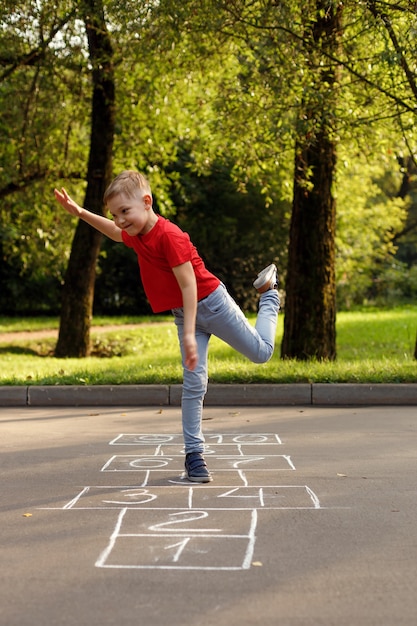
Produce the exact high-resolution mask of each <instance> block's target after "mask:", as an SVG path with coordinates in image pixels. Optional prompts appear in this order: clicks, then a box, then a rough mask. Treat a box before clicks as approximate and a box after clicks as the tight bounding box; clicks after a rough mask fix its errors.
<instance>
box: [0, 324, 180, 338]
mask: <svg viewBox="0 0 417 626" xmlns="http://www.w3.org/2000/svg"><path fill="white" fill-rule="evenodd" d="M154 324H169V322H144V323H141V324H111V325H108V326H92V327H91V333H92V334H94V333H97V334H99V333H109V332H112V331H116V330H135V329H138V328H143V327H144V326H151V325H154ZM46 337H56V338H58V328H45V329H42V330H30V331H29V330H28V331H24V330H22V331H10V332H7V333H0V343H5V342H6V341H19V340H20V341H30V340H31V339H45V338H46Z"/></svg>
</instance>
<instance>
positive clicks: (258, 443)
mask: <svg viewBox="0 0 417 626" xmlns="http://www.w3.org/2000/svg"><path fill="white" fill-rule="evenodd" d="M108 445H112V446H130V448H131V449H130V450H129V452H130V454H120V455H119V454H115V455H112V456H111V458H109V459H108V460H107V462H106V463H105V464H104V465H103V467H102V469H101V470H100V471H101V472H110V473H114V472H125V473H126V472H129V473H131V472H136V473H138V472H141V473H142V474H141V475H140V476H138V477H137V482H138V484H136V485H119V486H117V485H107V486H106V485H96V486H91V485H90V486H84V487H81V486H80V492H79V493H78V494H77V495H76V496H75V497H74V498H72V499H71V500H70V501H69V502H67V503H66V504H65V505H64V506H63V507H39V508H42V509H48V510H67V511H68V510H73V511H80V510H82V511H88V510H99V511H100V510H101V511H104V510H107V509H109V510H115V511H118V514H117V520H116V524H115V526H114V528H113V531H112V533H111V535H110V537H109V539H108V543H107V545H106V547H105V548H104V550H102V552H101V553H100V555H99V557H98V558H97V560H96V563H95V566H96V567H100V568H108V569H131V570H133V569H142V570H146V569H148V570H149V569H152V570H178V571H180V570H181V571H185V570H190V571H230V572H231V571H241V570H245V569H250V567H251V565H252V559H253V556H254V551H255V543H256V539H257V537H256V528H257V523H258V515H259V513H260V512H262V511H292V510H299V511H312V510H328V508H334V507H322V506H321V504H320V500H319V498H318V497H317V495H316V494H315V493H314V491H313V490H312V489H311V488H310V487H308V485H291V484H286V485H281V484H280V485H276V484H275V485H274V484H272V485H256V482H257V480H258V479H257V476H258V475H259V473H260V472H262V473H263V474H264V475H265V477H266V476H271V472H275V473H276V472H281V471H295V470H296V467H295V465H294V464H293V462H292V460H291V457H290V456H289V455H286V454H276V452H277V449H276V446H277V445H280V446H281V445H283V442H282V440H281V438H280V437H279V436H278V435H277V434H276V433H270V432H268V433H245V434H240V435H237V434H236V433H212V434H210V433H208V434H206V448H207V449H206V454H207V455H209V456H210V457H211V458H212V459H215V460H216V461H217V462H218V464H220V465H222V464H225V465H229V467H225V468H222V469H216V470H215V471H213V472H212V473H213V476H214V475H217V476H223V475H224V479H225V482H226V484H221V485H217V484H213V485H198V484H190V483H189V482H188V481H187V478H186V475H185V474H184V472H183V471H182V472H181V471H180V473H179V475H178V477H175V475H174V476H173V475H172V470H173V467H172V466H174V473H175V472H176V471H177V470H175V465H176V464H177V461H178V459H181V461H183V459H184V453H185V451H184V446H183V441H182V435H181V434H179V433H174V434H165V435H158V434H156V433H121V434H119V435H118V436H116V437H115V438H113V439H112V440H111V441H110V442H109V444H108ZM135 446H136V447H137V451H136V454H135V450H134V449H133V448H134V447H135ZM271 446H274V448H272V449H271ZM258 449H259V454H258ZM245 450H246V451H247V452H246V453H245ZM172 451H173V452H174V454H171V453H170V452H172ZM249 452H251V453H249ZM132 453H133V454H132ZM156 459H160V461H157V460H156ZM276 459H280V463H274V460H276ZM284 461H285V462H286V464H287V465H286V467H276V468H273V469H269V468H262V467H260V468H259V467H258V468H253V469H252V468H251V467H250V464H251V463H253V464H258V465H259V463H261V464H266V465H268V464H271V463H272V464H275V465H280V464H281V465H282V464H283V462H284ZM222 462H223V463H222ZM265 462H266V463H265ZM141 464H143V465H144V467H141ZM242 464H245V465H246V466H245V468H244V469H242V467H239V466H242ZM153 465H156V466H159V467H153ZM181 465H182V463H181ZM214 465H215V464H214ZM167 472H168V473H169V474H170V476H169V475H168V476H167ZM231 473H232V474H234V475H236V476H239V478H240V480H241V481H242V483H243V487H242V486H236V485H235V484H233V485H227V483H228V482H229V481H228V476H230V474H231ZM152 477H155V481H156V482H158V481H160V482H162V484H159V485H151V484H149V481H150V480H151V478H152ZM251 477H252V478H253V482H254V483H255V484H253V485H251V484H250V483H251V482H252V481H251ZM138 479H140V480H138ZM164 481H166V483H167V484H165V482H164ZM232 482H233V480H232ZM262 482H263V481H262ZM145 487H146V490H145V489H144V488H145ZM175 487H177V490H176V491H174V490H175ZM178 489H179V490H181V491H179V492H178ZM184 489H188V493H187V494H185V493H184ZM200 489H202V490H203V492H200V491H199V490H200ZM213 489H214V490H215V491H214V492H213V491H210V490H213ZM219 489H220V490H221V493H220V494H219V493H216V492H218V490H219ZM288 489H292V490H296V491H295V493H294V494H293V495H291V494H289V497H288V500H289V502H287V505H283V506H280V505H279V504H276V503H277V502H279V501H280V499H281V501H284V502H286V501H287V495H288V494H287V495H280V493H279V492H280V491H282V492H283V493H284V491H285V490H288ZM105 490H107V491H110V493H109V494H105V493H104V491H105ZM135 490H143V491H144V492H145V491H146V492H148V493H142V494H140V493H138V494H136V495H134V494H133V495H132V493H129V492H134V491H135ZM224 490H226V493H225V491H224ZM227 490H230V491H227ZM242 490H243V493H244V492H246V495H241V491H242ZM254 490H255V491H254ZM271 490H278V491H275V495H274V494H271ZM300 490H301V491H302V492H304V495H302V496H301V497H300ZM117 491H122V492H123V491H126V492H128V493H127V494H126V493H121V494H119V495H118V494H117ZM100 492H101V493H100ZM115 492H116V493H115ZM204 492H206V493H207V492H208V493H207V496H203V499H202V500H200V501H199V498H200V496H201V495H202V494H203V493H204ZM255 492H256V494H255ZM234 493H236V494H238V493H239V495H233V494H234ZM296 493H298V494H299V495H298V496H296ZM176 494H181V497H184V498H185V500H184V505H185V506H183V505H182V504H181V502H180V506H178V505H177V506H155V504H156V503H154V502H153V501H155V500H157V499H158V498H161V499H162V502H164V501H165V498H166V496H169V497H170V498H175V497H176ZM211 494H212V495H211ZM252 494H255V495H252ZM227 497H233V498H241V499H242V500H241V501H239V500H234V501H233V506H232V501H229V502H228V503H227V504H228V505H229V506H217V498H227ZM132 498H133V499H132ZM143 498H146V499H143ZM253 498H257V500H256V503H255V502H254V501H253ZM83 499H84V500H83ZM86 499H88V500H87V501H90V502H91V503H92V504H93V503H94V501H96V502H97V500H98V501H99V502H101V504H99V505H98V506H97V505H95V506H84V504H85V500H86ZM245 499H247V505H246V506H245ZM303 499H305V502H304V505H303V506H288V504H291V500H292V501H293V504H296V503H297V500H300V504H303V502H302V500H303ZM125 500H126V501H125ZM250 500H251V502H250ZM308 501H309V502H311V504H310V505H307V506H306V504H308ZM151 502H152V505H151ZM168 502H169V499H168ZM199 504H200V506H198V505H199ZM283 504H284V503H283ZM234 505H236V506H234ZM251 505H252V506H251ZM336 508H347V507H336ZM139 511H141V512H142V513H144V512H149V513H150V515H153V513H152V512H155V514H156V515H158V514H159V513H160V512H162V513H165V514H166V515H168V516H169V517H172V515H174V516H175V515H177V516H178V515H181V516H182V515H183V514H184V512H185V511H189V512H190V513H191V514H192V516H193V517H189V518H188V519H187V518H182V519H183V520H184V521H185V522H186V521H188V522H195V521H197V520H198V519H201V515H203V517H204V516H206V517H210V519H212V516H214V518H213V519H216V513H217V512H218V513H219V514H220V517H219V519H220V520H223V514H226V515H227V513H229V515H230V514H231V512H232V511H233V512H237V513H238V519H240V516H241V512H242V513H246V515H250V522H249V520H248V522H249V530H248V532H247V533H246V532H245V533H244V534H241V533H234V532H233V530H234V528H233V525H232V526H231V527H229V529H228V532H227V530H226V528H225V527H223V529H224V531H226V534H222V528H221V527H212V528H210V527H206V528H198V527H193V526H195V524H192V525H191V527H188V528H178V526H177V528H176V529H175V530H172V525H173V524H174V523H178V522H172V521H171V522H166V521H164V522H163V523H162V522H160V523H158V524H156V525H155V524H154V525H149V524H148V523H146V522H144V520H143V519H142V518H141V519H142V522H141V526H142V528H141V532H122V527H123V525H124V519H125V516H126V513H127V512H129V516H130V517H129V519H131V516H132V514H133V515H135V514H136V512H139ZM134 519H135V518H134ZM146 519H147V518H146V517H145V520H146ZM157 519H158V518H157ZM160 519H161V518H160ZM165 519H166V518H165ZM176 519H178V518H176ZM162 520H164V517H162ZM210 525H211V526H213V523H211V524H208V526H210ZM217 525H218V526H222V523H220V524H217ZM158 526H161V529H159V528H157V527H158ZM162 527H166V528H162ZM138 530H139V528H138ZM155 531H157V532H155ZM158 531H159V532H158ZM230 531H232V532H230ZM118 539H126V540H128V544H127V546H129V545H130V543H129V540H135V539H136V541H138V542H139V547H140V546H141V545H143V541H145V544H144V546H145V548H146V550H148V549H149V546H148V544H147V541H148V540H149V541H153V542H155V540H156V541H157V543H156V544H155V545H154V548H155V549H156V550H158V551H161V549H162V552H161V555H162V554H165V556H164V557H163V559H159V558H154V557H153V556H151V555H152V551H151V552H150V553H148V556H146V554H147V552H146V551H145V553H144V554H142V552H141V551H140V550H139V552H138V557H137V561H138V562H137V563H136V562H134V563H133V564H130V565H129V564H127V563H126V562H125V563H123V562H122V563H119V564H117V563H110V562H109V561H111V560H119V558H120V555H123V553H124V550H125V549H126V546H124V544H123V543H122V544H121V546H120V548H121V550H122V551H121V553H120V554H119V550H120V548H119V547H118V546H117V541H118ZM167 539H168V540H171V539H172V540H173V541H174V544H173V545H165V547H164V543H165V542H166V541H167ZM178 539H181V541H180V542H179V543H178ZM200 540H201V541H208V542H209V543H208V550H209V552H208V553H207V554H212V552H211V551H212V550H213V549H214V550H215V552H214V553H213V555H212V557H211V558H210V559H209V561H208V563H210V561H212V560H213V556H214V558H215V559H216V562H217V559H218V558H219V557H220V558H219V560H220V563H219V565H213V564H208V563H206V564H204V558H203V559H202V561H201V564H197V565H193V564H192V563H193V560H194V561H195V559H196V558H197V555H198V552H199V550H198V546H199V545H200V544H199V543H198V542H199V541H200ZM218 540H225V541H226V542H227V541H229V540H239V541H242V540H244V541H245V544H246V547H245V548H244V549H243V552H242V553H241V555H240V556H241V558H242V557H243V561H242V562H241V558H238V559H237V564H236V563H235V564H230V565H221V562H222V561H223V562H224V557H225V555H224V552H223V551H222V549H221V547H219V546H221V545H222V544H218V543H217V542H218ZM191 541H192V542H193V545H191V543H189V542H191ZM212 541H214V542H215V543H214V544H211V543H210V542H212ZM159 542H162V544H161V543H159ZM195 542H197V544H196V548H197V550H196V549H195V547H194V544H195ZM146 546H148V547H146ZM186 546H187V548H186ZM172 548H174V549H176V552H175V555H174V557H172V555H170V552H167V551H171V550H172ZM185 548H186V551H185ZM190 548H191V551H190ZM151 550H152V544H151ZM217 552H218V555H217V557H216V554H217ZM118 554H119V558H118ZM231 554H233V552H232V553H231ZM223 555H224V556H223ZM149 557H151V558H150V562H148V563H147V562H146V561H149ZM190 557H191V563H190ZM126 560H130V559H125V558H123V556H122V558H121V561H126ZM159 560H160V561H161V563H158V561H159ZM197 560H198V563H200V559H199V558H197ZM233 560H234V559H233ZM135 561H136V558H135ZM141 561H142V563H141ZM182 561H184V564H183V565H181V564H177V562H182ZM187 562H188V564H187Z"/></svg>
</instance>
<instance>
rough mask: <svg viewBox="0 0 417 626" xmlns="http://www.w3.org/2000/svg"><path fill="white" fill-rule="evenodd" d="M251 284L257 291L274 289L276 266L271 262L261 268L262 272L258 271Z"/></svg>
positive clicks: (275, 284)
mask: <svg viewBox="0 0 417 626" xmlns="http://www.w3.org/2000/svg"><path fill="white" fill-rule="evenodd" d="M253 286H254V287H255V289H257V290H258V291H259V293H264V292H265V291H268V290H269V289H275V288H276V286H277V268H276V266H275V265H274V264H273V263H272V264H271V265H268V267H266V268H265V269H263V270H262V272H259V274H258V278H257V279H256V280H255V281H254V283H253Z"/></svg>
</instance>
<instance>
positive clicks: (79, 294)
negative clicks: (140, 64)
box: [55, 0, 115, 357]
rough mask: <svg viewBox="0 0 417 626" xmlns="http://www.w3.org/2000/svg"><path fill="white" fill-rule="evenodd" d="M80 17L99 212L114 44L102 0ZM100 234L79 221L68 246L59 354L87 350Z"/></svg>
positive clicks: (109, 133)
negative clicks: (86, 57)
mask: <svg viewBox="0 0 417 626" xmlns="http://www.w3.org/2000/svg"><path fill="white" fill-rule="evenodd" d="M82 10H83V18H84V23H85V28H86V33H87V37H88V49H89V54H90V61H91V65H92V81H93V95H92V107H91V138H90V155H89V160H88V171H87V190H86V194H85V200H84V205H85V206H86V207H88V209H89V210H90V211H93V212H96V213H101V212H102V207H103V195H104V191H105V189H106V187H107V185H108V184H109V183H110V180H111V177H112V149H113V137H114V126H115V108H114V107H115V83H114V70H113V63H112V56H113V48H112V44H111V40H110V35H109V33H108V31H107V28H106V23H105V19H104V11H103V3H102V0H85V1H84V2H83V3H82ZM100 243H101V235H100V233H98V232H97V231H96V230H95V229H93V228H91V227H90V226H89V225H88V224H86V223H85V222H83V221H81V220H80V221H79V222H78V225H77V229H76V231H75V235H74V241H73V244H72V248H71V256H70V259H69V263H68V268H67V273H66V276H65V285H64V290H63V294H62V310H61V320H60V328H59V337H58V343H57V345H56V349H55V354H56V356H58V357H68V356H75V357H81V356H87V355H88V354H89V351H90V326H91V316H92V309H93V297H94V281H95V271H96V262H97V257H98V254H99V251H100Z"/></svg>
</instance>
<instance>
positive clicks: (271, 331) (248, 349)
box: [172, 284, 279, 453]
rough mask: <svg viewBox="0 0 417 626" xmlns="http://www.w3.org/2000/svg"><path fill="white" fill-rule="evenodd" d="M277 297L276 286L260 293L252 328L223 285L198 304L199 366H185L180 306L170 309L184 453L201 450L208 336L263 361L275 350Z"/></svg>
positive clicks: (182, 320)
mask: <svg viewBox="0 0 417 626" xmlns="http://www.w3.org/2000/svg"><path fill="white" fill-rule="evenodd" d="M278 311H279V297H278V292H277V291H276V290H275V289H270V290H269V291H266V292H265V293H263V294H262V295H261V297H260V300H259V312H258V317H257V320H256V325H255V327H253V326H251V325H250V324H249V322H248V320H247V319H246V317H245V316H244V314H243V312H242V311H241V310H240V308H239V307H238V305H237V304H236V302H235V301H234V300H233V298H232V297H231V296H230V295H229V293H228V292H227V290H226V288H225V286H224V285H223V284H221V285H219V287H217V289H215V291H213V293H211V294H210V295H209V296H208V297H207V298H204V299H203V300H201V301H200V302H199V303H198V307H197V318H196V340H197V349H198V365H197V367H196V368H195V370H193V371H191V370H189V369H187V368H186V367H184V349H183V341H182V338H183V333H184V315H183V309H182V308H178V309H173V311H172V312H173V314H174V317H175V324H176V326H177V330H178V338H179V342H180V348H181V355H182V359H183V371H184V378H183V388H182V428H183V436H184V445H185V452H186V453H188V452H193V451H196V450H197V451H199V452H204V435H203V432H202V417H203V401H204V396H205V394H206V391H207V383H208V369H207V355H208V344H209V340H210V337H211V335H215V336H216V337H219V338H220V339H222V340H223V341H225V342H226V343H228V344H229V345H230V346H232V348H234V349H235V350H237V351H238V352H240V353H241V354H243V355H244V356H246V357H247V358H248V359H250V360H251V361H253V362H254V363H266V361H269V359H270V358H271V356H272V354H273V352H274V344H275V332H276V326H277V318H278Z"/></svg>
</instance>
